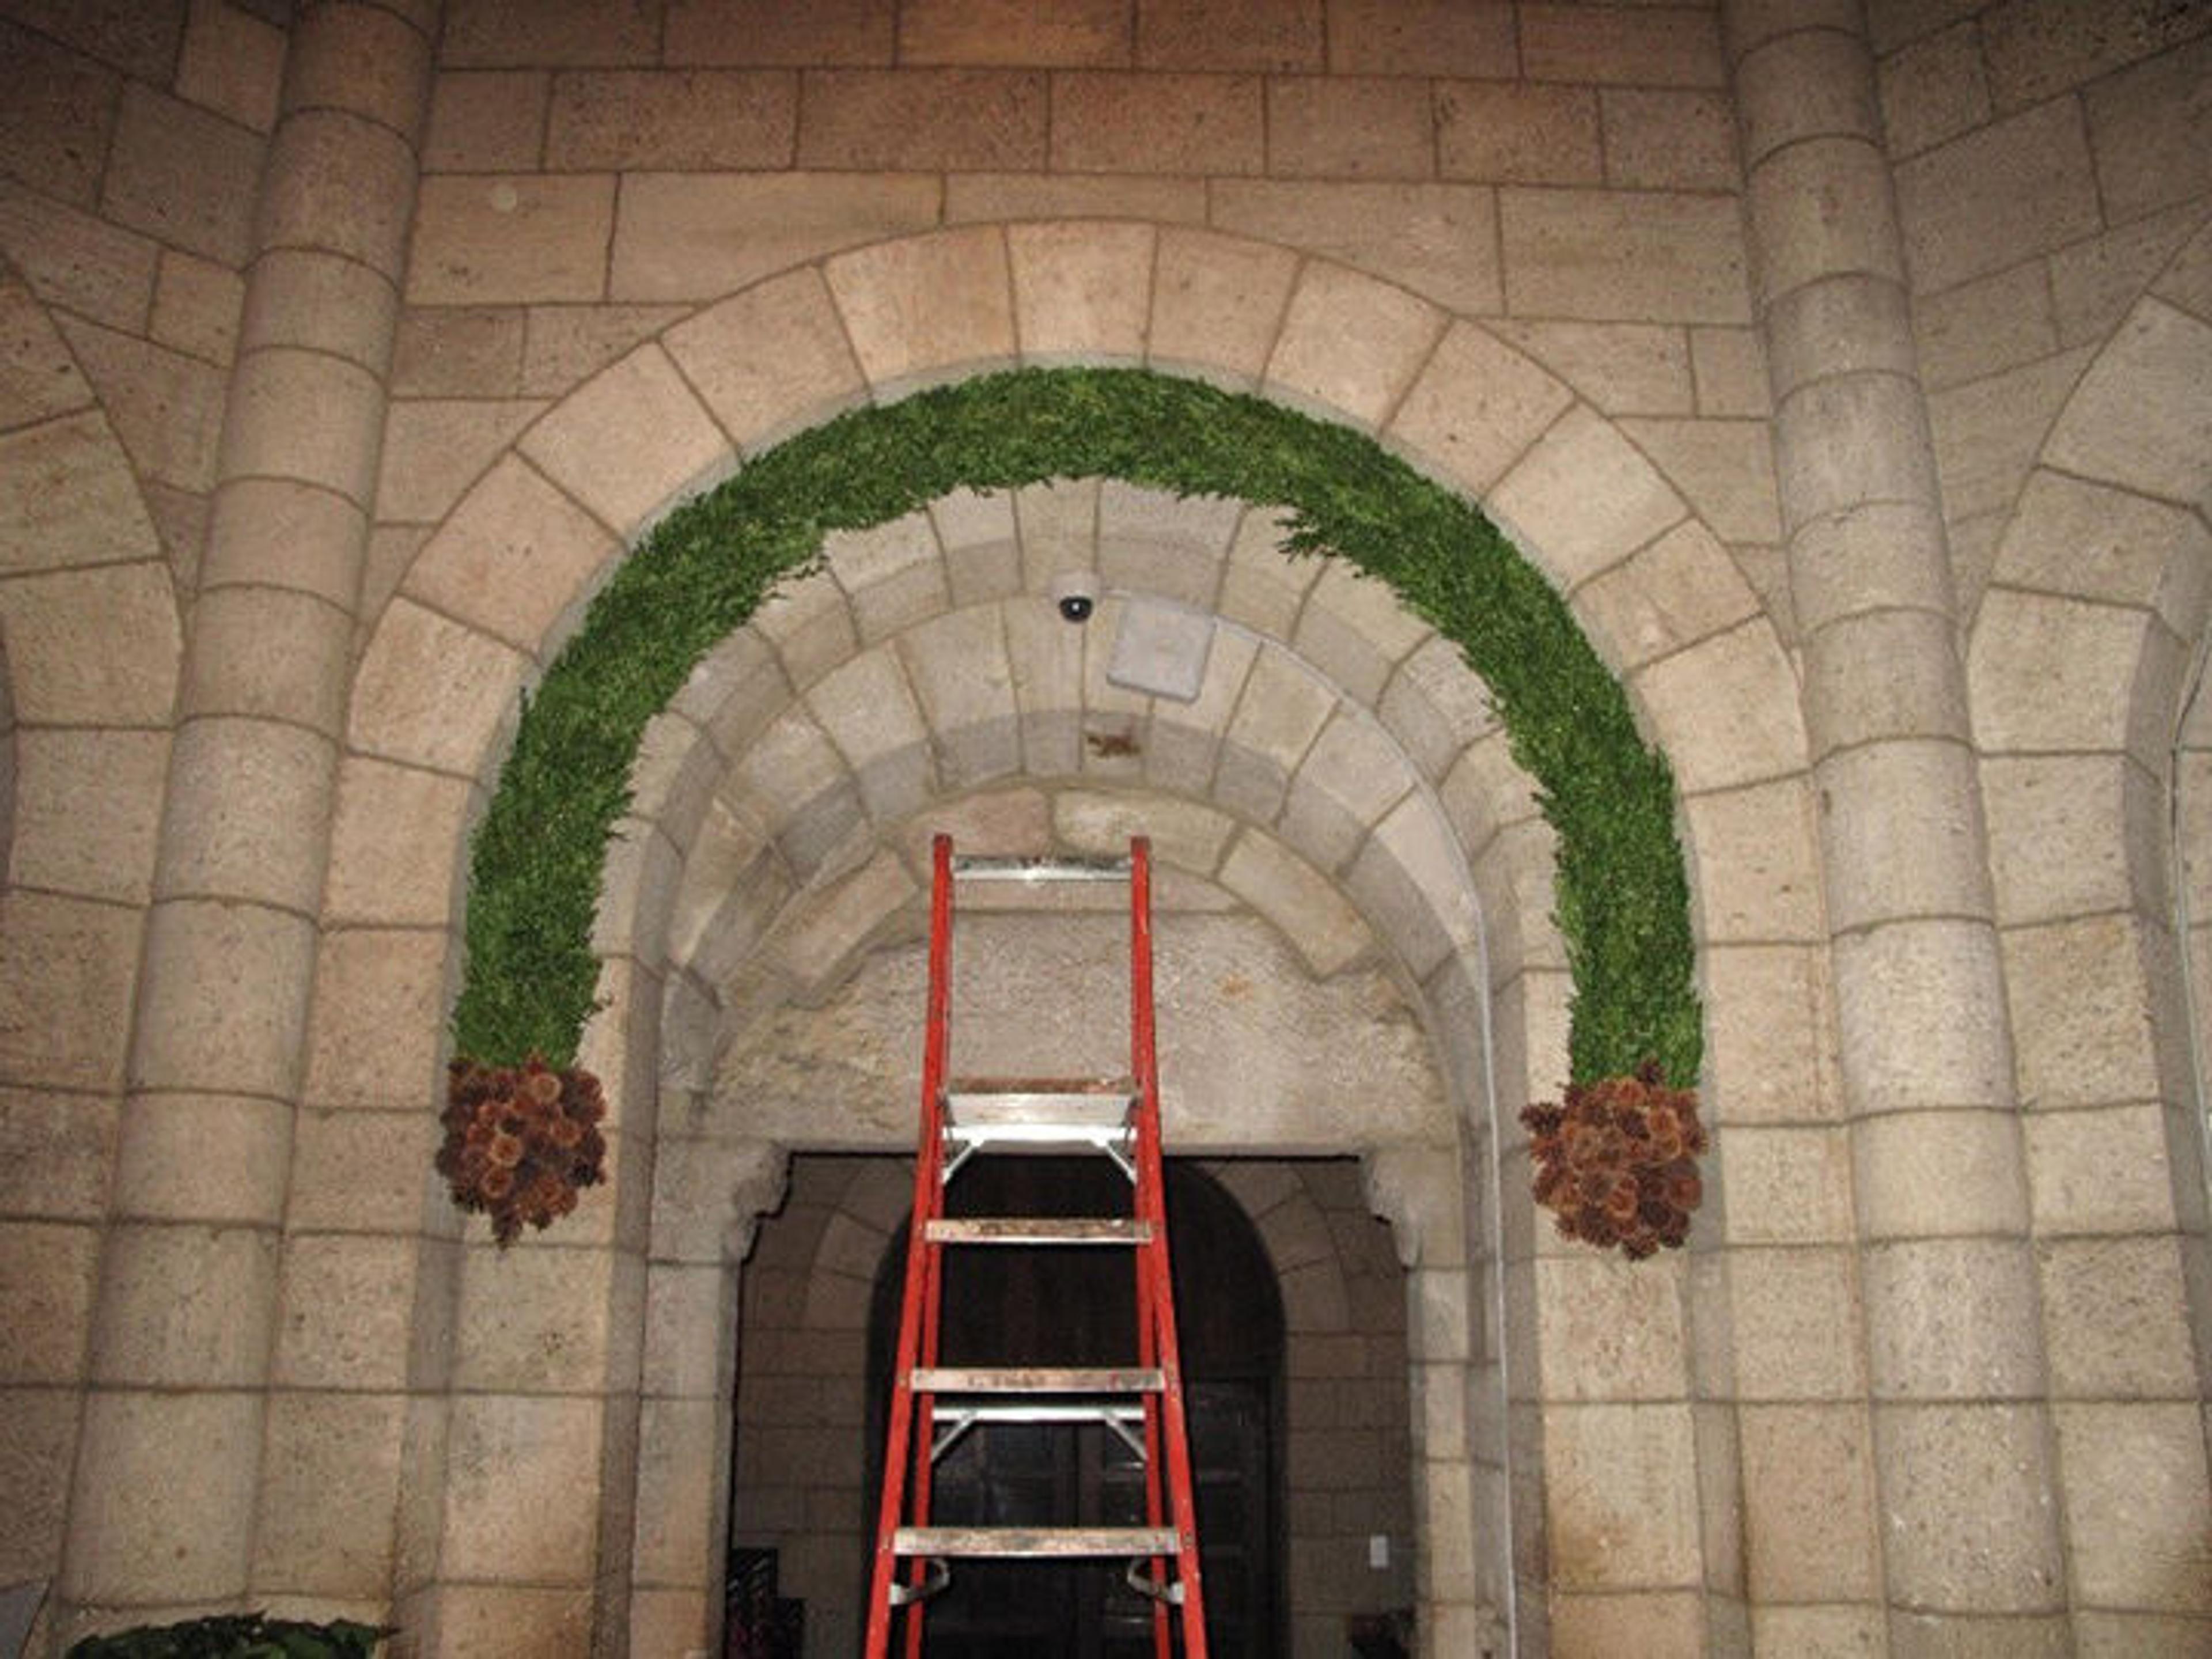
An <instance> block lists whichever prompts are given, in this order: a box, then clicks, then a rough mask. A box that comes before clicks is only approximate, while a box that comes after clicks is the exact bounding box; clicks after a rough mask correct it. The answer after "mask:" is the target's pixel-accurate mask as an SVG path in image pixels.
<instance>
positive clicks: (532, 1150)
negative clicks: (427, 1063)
mask: <svg viewBox="0 0 2212 1659" xmlns="http://www.w3.org/2000/svg"><path fill="white" fill-rule="evenodd" d="M606 1111H607V1107H606V1098H605V1096H604V1095H603V1094H601V1092H600V1091H599V1079H597V1078H595V1077H593V1076H592V1074H591V1073H589V1072H586V1071H583V1070H580V1069H577V1068H570V1069H568V1070H567V1071H556V1070H554V1069H553V1068H552V1067H551V1066H548V1065H546V1063H545V1062H544V1060H541V1059H539V1058H538V1056H537V1055H535V1054H532V1056H531V1057H530V1058H529V1059H528V1060H526V1061H525V1062H524V1063H523V1064H522V1065H520V1066H485V1065H482V1064H480V1063H478V1062H477V1061H476V1060H466V1059H461V1060H454V1061H453V1065H452V1066H451V1067H450V1068H449V1069H448V1071H447V1079H446V1109H445V1112H444V1114H443V1116H442V1121H443V1122H444V1123H445V1126H446V1139H445V1144H444V1145H443V1146H440V1147H439V1148H438V1173H439V1174H440V1175H441V1176H445V1177H446V1179H447V1181H448V1182H451V1183H452V1184H453V1202H454V1203H456V1204H458V1205H459V1206H461V1208H463V1209H464V1210H482V1211H484V1212H488V1213H489V1215H490V1217H491V1233H492V1237H494V1238H495V1239H497V1240H498V1241H499V1242H500V1243H501V1244H510V1243H513V1242H514V1238H515V1236H516V1235H517V1234H519V1233H520V1232H521V1231H522V1225H523V1223H525V1222H528V1223H529V1224H530V1225H532V1226H533V1227H544V1226H546V1225H550V1223H551V1222H552V1220H553V1218H555V1217H556V1216H563V1215H566V1214H568V1212H569V1211H571V1210H573V1209H574V1208H575V1207H576V1194H577V1193H578V1192H579V1191H580V1190H581V1189H582V1188H586V1187H595V1186H597V1185H598V1184H599V1182H601V1181H603V1180H605V1178H606V1176H605V1164H606V1156H607V1143H606V1137H605V1136H604V1135H602V1134H601V1133H599V1120H600V1119H602V1118H604V1117H605V1115H606Z"/></svg>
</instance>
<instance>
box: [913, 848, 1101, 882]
mask: <svg viewBox="0 0 2212 1659" xmlns="http://www.w3.org/2000/svg"><path fill="white" fill-rule="evenodd" d="M952 873H953V875H954V876H955V877H957V878H959V879H961V880H963V881H1127V880H1128V878H1129V860H1128V859H1127V857H1120V858H997V857H993V856H991V855H989V854H980V853H977V854H970V853H956V854H953V857H952Z"/></svg>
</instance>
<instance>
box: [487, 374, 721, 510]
mask: <svg viewBox="0 0 2212 1659" xmlns="http://www.w3.org/2000/svg"><path fill="white" fill-rule="evenodd" d="M520 449H521V452H522V453H523V454H524V455H526V456H527V457H528V458H529V459H530V460H531V461H532V463H534V464H535V465H537V466H538V468H539V469H540V470H541V471H544V473H545V475H546V476H547V477H550V479H552V481H553V482H554V483H556V484H558V485H560V486H561V487H562V489H565V490H567V491H568V493H569V494H570V495H574V497H575V498H576V499H577V500H578V501H581V502H582V503H583V504H584V505H585V506H586V507H589V508H590V509H591V510H592V512H593V513H597V514H598V515H599V520H600V521H601V522H602V523H604V524H605V525H606V526H608V527H609V528H611V529H612V530H613V531H615V532H617V534H619V535H623V536H625V537H627V536H629V535H630V534H631V533H633V532H635V531H637V530H638V529H640V528H641V527H642V526H644V525H645V524H646V523H647V521H648V520H650V519H651V518H652V517H653V516H654V515H655V514H657V513H659V512H660V511H662V510H663V509H664V508H665V507H667V506H668V505H669V504H670V503H671V502H672V501H675V500H676V499H677V498H678V497H679V496H680V495H685V494H688V493H689V492H690V490H692V489H696V488H697V487H698V486H699V485H700V484H701V483H703V482H705V481H706V480H707V478H708V475H709V474H710V473H712V472H714V471H717V470H719V469H720V468H721V467H723V466H725V465H726V464H727V462H728V460H729V459H730V449H729V443H728V441H727V440H726V439H725V438H724V436H723V435H722V432H721V429H720V428H719V427H717V426H716V425H715V424H714V420H713V417H712V416H709V415H708V412H707V410H705V408H704V407H702V405H701V404H700V402H699V399H698V398H697V396H696V394H695V393H694V392H692V390H691V388H690V386H688V385H687V384H686V383H685V382H684V377H683V376H682V375H681V374H678V372H677V369H676V367H675V365H674V364H672V363H671V362H669V360H668V356H667V354H666V353H665V352H664V351H662V350H661V349H660V348H659V346H657V345H644V346H641V347H639V348H638V349H637V350H635V351H634V352H632V353H631V354H630V355H629V356H628V357H625V358H624V359H623V361H622V362H620V363H618V364H617V365H616V366H615V367H614V368H611V369H609V370H607V371H606V372H605V374H600V375H599V376H597V377H596V378H594V379H593V380H591V381H589V382H588V383H587V384H586V385H585V386H583V387H581V388H580V390H578V391H577V392H575V393H574V395H573V396H571V397H569V398H565V399H563V400H562V402H561V403H560V404H558V405H556V407H555V408H554V409H553V410H552V411H551V412H550V413H549V414H548V415H547V416H545V418H544V420H542V421H540V422H538V424H537V425H536V426H534V427H532V428H531V429H530V431H529V433H528V434H527V435H525V437H524V438H523V440H522V442H521V444H520Z"/></svg>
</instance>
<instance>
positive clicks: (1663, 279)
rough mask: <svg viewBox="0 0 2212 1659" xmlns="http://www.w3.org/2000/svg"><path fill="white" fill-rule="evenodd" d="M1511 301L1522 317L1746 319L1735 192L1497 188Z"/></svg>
mask: <svg viewBox="0 0 2212 1659" xmlns="http://www.w3.org/2000/svg"><path fill="white" fill-rule="evenodd" d="M1499 205H1500V210H1501V214H1502V225H1503V230H1504V246H1505V302H1506V307H1507V308H1508V309H1509V310H1510V311H1512V312H1513V313H1516V314H1518V315H1524V316H1534V317H1577V318H1588V319H1593V320H1595V321H1635V322H1686V323H1741V322H1745V321H1747V320H1748V319H1749V316H1750V299H1749V295H1748V293H1747V288H1746V283H1745V263H1744V252H1743V248H1742V246H1741V240H1740V231H1741V219H1740V217H1739V210H1738V206H1737V204H1736V202H1735V200H1734V198H1732V197H1729V198H1721V197H1705V196H1674V195H1667V194H1663V193H1661V192H1656V191H1654V192H1649V193H1641V194H1626V193H1622V194H1599V193H1596V192H1592V191H1557V190H1524V189H1513V190H1506V191H1501V192H1499Z"/></svg>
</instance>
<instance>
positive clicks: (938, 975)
mask: <svg viewBox="0 0 2212 1659" xmlns="http://www.w3.org/2000/svg"><path fill="white" fill-rule="evenodd" d="M931 856H932V861H933V866H934V873H933V879H932V882H931V884H930V900H929V1003H928V1012H927V1023H926V1029H925V1032H924V1036H923V1039H922V1063H921V1073H922V1075H921V1140H920V1144H919V1145H918V1146H916V1148H915V1160H914V1203H913V1207H912V1211H911V1212H910V1214H909V1216H908V1237H907V1252H906V1285H905V1294H904V1295H903V1296H902V1297H901V1299H900V1304H899V1334H898V1353H897V1356H896V1359H895V1361H894V1362H893V1363H894V1367H895V1369H894V1370H893V1373H892V1392H891V1413H890V1424H889V1425H887V1429H886V1433H885V1444H884V1487H883V1493H882V1496H881V1498H880V1499H879V1500H878V1505H877V1514H876V1548H875V1555H874V1558H873V1559H872V1560H871V1561H870V1563H869V1571H868V1627H867V1647H866V1651H867V1652H868V1653H869V1654H870V1655H872V1656H881V1655H884V1654H887V1653H888V1652H889V1651H890V1646H889V1643H890V1618H891V1607H892V1596H891V1584H892V1581H893V1579H894V1578H895V1577H896V1574H897V1571H898V1561H899V1557H898V1548H897V1534H898V1528H899V1522H900V1521H901V1520H902V1518H903V1516H902V1510H904V1508H905V1504H906V1484H907V1473H908V1463H909V1462H917V1463H918V1464H919V1467H920V1468H921V1469H922V1470H923V1471H924V1473H925V1474H926V1472H927V1468H928V1464H929V1460H928V1457H927V1447H928V1446H929V1444H930V1443H931V1440H932V1438H933V1423H927V1424H922V1425H917V1423H916V1420H915V1419H916V1418H917V1417H919V1416H923V1415H926V1414H928V1415H933V1414H929V1413H924V1412H923V1411H921V1410H918V1409H917V1407H921V1406H923V1405H924V1404H925V1403H926V1402H921V1401H915V1399H914V1398H913V1397H912V1395H911V1391H910V1387H909V1384H908V1378H909V1377H910V1376H911V1375H912V1374H913V1371H914V1369H915V1364H916V1363H917V1361H918V1360H919V1359H920V1358H921V1352H922V1346H923V1345H922V1325H923V1323H924V1319H923V1316H924V1313H925V1311H926V1310H927V1307H926V1304H928V1302H929V1299H930V1298H929V1296H928V1289H929V1285H928V1281H929V1279H930V1273H929V1263H930V1259H931V1258H932V1257H933V1255H935V1254H936V1253H935V1252H934V1251H933V1250H931V1249H929V1248H928V1243H927V1238H926V1237H925V1234H926V1230H927V1227H928V1225H929V1220H930V1218H931V1216H932V1214H933V1213H934V1212H935V1210H936V1207H937V1206H936V1202H935V1200H936V1196H937V1193H938V1190H939V1176H938V1165H939V1160H940V1159H941V1158H943V1156H944V1134H943V1130H942V1124H941V1121H940V1118H941V1115H942V1113H943V1110H944V1108H943V1104H942V1103H943V1099H944V1085H945V1068H946V1062H947V1060H948V1059H949V1058H950V1055H951V1023H952V972H951V969H952V842H951V837H950V836H938V837H937V840H936V842H935V844H934V846H933V849H932V854H931ZM932 1323H933V1322H932ZM929 1346H930V1347H931V1348H932V1350H934V1348H935V1346H936V1345H935V1344H934V1343H931V1344H930V1345H929ZM929 1358H930V1361H931V1363H932V1364H934V1363H935V1361H936V1354H935V1352H931V1354H930V1356H929ZM917 1426H920V1427H921V1430H922V1431H921V1434H920V1435H919V1436H918V1437H917V1436H916V1435H915V1429H916V1427H917ZM917 1445H918V1446H919V1448H920V1449H921V1450H920V1452H919V1454H918V1453H917ZM921 1513H922V1514H923V1515H927V1509H926V1508H925V1509H924V1510H922V1511H921ZM926 1567H927V1564H926V1563H922V1562H920V1561H917V1562H916V1563H915V1579H914V1588H915V1589H920V1588H921V1584H922V1583H924V1581H925V1576H926ZM908 1629H909V1631H910V1632H914V1635H915V1644H916V1645H917V1648H918V1642H919V1632H920V1630H921V1608H920V1606H919V1604H918V1603H917V1605H916V1607H915V1612H914V1613H911V1614H909V1615H908Z"/></svg>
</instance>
